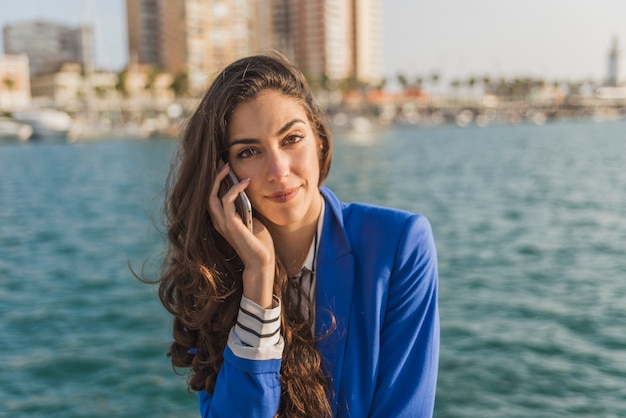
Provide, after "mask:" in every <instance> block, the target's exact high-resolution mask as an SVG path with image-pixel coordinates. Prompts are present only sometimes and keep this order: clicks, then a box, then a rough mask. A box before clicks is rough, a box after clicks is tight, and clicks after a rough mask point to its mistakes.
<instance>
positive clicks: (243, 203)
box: [224, 170, 252, 232]
mask: <svg viewBox="0 0 626 418" xmlns="http://www.w3.org/2000/svg"><path fill="white" fill-rule="evenodd" d="M224 182H225V183H226V186H227V187H228V189H230V188H231V187H233V185H235V184H237V183H239V179H238V178H237V176H236V175H235V173H233V171H232V170H231V171H230V172H229V173H228V176H226V177H225V178H224ZM235 208H236V209H237V213H238V214H239V216H240V217H241V220H242V222H243V223H244V225H246V227H247V228H248V229H249V230H250V231H251V232H252V204H251V203H250V199H248V196H247V195H246V194H245V193H244V192H241V193H239V195H238V196H237V199H236V200H235Z"/></svg>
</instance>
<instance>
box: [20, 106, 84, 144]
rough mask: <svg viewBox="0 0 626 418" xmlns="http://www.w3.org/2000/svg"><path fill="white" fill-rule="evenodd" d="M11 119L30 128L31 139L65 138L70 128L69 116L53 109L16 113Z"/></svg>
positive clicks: (70, 119)
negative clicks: (31, 131)
mask: <svg viewBox="0 0 626 418" xmlns="http://www.w3.org/2000/svg"><path fill="white" fill-rule="evenodd" d="M13 117H14V118H15V120H17V121H19V122H22V123H26V124H28V125H30V126H31V127H32V129H33V138H65V137H66V135H67V132H68V131H69V129H70V127H71V126H72V118H71V117H70V115H68V114H67V113H65V112H62V111H60V110H54V109H35V110H24V111H16V112H13Z"/></svg>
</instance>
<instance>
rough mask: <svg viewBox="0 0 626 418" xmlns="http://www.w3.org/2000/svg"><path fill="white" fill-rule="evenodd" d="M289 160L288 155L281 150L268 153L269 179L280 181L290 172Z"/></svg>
mask: <svg viewBox="0 0 626 418" xmlns="http://www.w3.org/2000/svg"><path fill="white" fill-rule="evenodd" d="M290 164H291V160H290V158H289V156H288V155H287V154H286V153H285V152H283V151H281V150H275V151H273V152H269V153H268V161H267V165H268V169H267V173H268V178H269V180H270V181H279V182H280V181H282V180H284V179H285V178H286V177H288V176H289V174H290V171H291V169H290Z"/></svg>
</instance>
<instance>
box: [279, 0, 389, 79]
mask: <svg viewBox="0 0 626 418" xmlns="http://www.w3.org/2000/svg"><path fill="white" fill-rule="evenodd" d="M279 5H280V7H281V8H282V10H277V11H275V12H274V34H275V40H276V41H277V42H276V47H277V49H279V50H281V48H286V49H287V51H289V52H288V53H287V54H286V55H288V56H289V57H290V58H291V59H292V60H293V61H294V62H295V63H296V64H297V65H298V66H299V67H300V68H301V69H302V70H303V71H304V72H305V73H306V74H307V75H308V76H309V77H310V78H312V79H317V80H323V79H331V80H343V79H354V80H358V81H362V82H368V83H375V82H378V81H380V79H381V78H382V66H381V57H380V55H381V44H380V12H379V1H378V0H308V1H306V2H303V1H297V0H291V1H289V0H274V6H275V7H277V8H278V7H279ZM283 16H286V17H285V18H283V19H282V20H279V18H281V17H283ZM281 22H286V23H282V25H281V24H280V23H281ZM290 39H293V51H292V50H291V48H292V45H291V44H289V40H290Z"/></svg>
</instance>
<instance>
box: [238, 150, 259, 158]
mask: <svg viewBox="0 0 626 418" xmlns="http://www.w3.org/2000/svg"><path fill="white" fill-rule="evenodd" d="M258 153H259V151H258V150H256V149H254V148H244V149H242V150H240V151H239V152H238V153H237V158H240V159H246V158H251V157H254V156H255V155H257V154H258Z"/></svg>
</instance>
